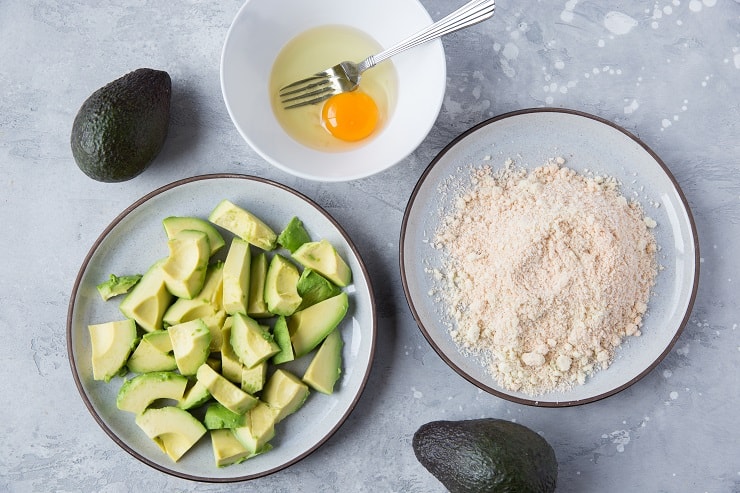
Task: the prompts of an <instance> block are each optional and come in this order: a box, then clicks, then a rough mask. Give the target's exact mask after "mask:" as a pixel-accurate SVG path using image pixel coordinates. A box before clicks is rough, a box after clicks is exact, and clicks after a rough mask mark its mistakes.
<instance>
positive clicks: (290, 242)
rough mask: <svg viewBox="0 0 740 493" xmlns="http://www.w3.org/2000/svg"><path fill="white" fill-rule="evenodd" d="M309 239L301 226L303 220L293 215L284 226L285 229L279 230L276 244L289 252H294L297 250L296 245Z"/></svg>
mask: <svg viewBox="0 0 740 493" xmlns="http://www.w3.org/2000/svg"><path fill="white" fill-rule="evenodd" d="M309 241H311V237H310V236H309V234H308V231H306V228H305V227H304V226H303V222H302V221H301V220H300V219H298V218H297V217H295V216H293V217H292V218H291V220H290V221H288V224H287V226H285V229H284V230H282V231H281V232H280V234H279V235H278V238H277V242H278V244H279V245H280V246H282V247H283V248H285V249H286V250H288V251H289V252H290V253H293V252H295V251H296V250H298V247H300V246H301V245H303V244H304V243H308V242H309Z"/></svg>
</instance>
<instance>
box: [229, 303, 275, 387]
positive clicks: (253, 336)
mask: <svg viewBox="0 0 740 493" xmlns="http://www.w3.org/2000/svg"><path fill="white" fill-rule="evenodd" d="M230 340H231V347H232V348H233V349H234V353H235V354H236V356H237V357H238V358H239V361H241V362H242V364H243V365H244V366H245V367H247V368H253V367H254V366H256V365H258V364H260V363H262V362H263V361H265V360H267V359H268V358H270V357H271V356H273V355H275V354H277V353H278V352H280V347H279V346H278V345H277V343H275V341H274V340H273V337H272V334H270V332H269V330H265V329H264V328H263V327H260V325H259V324H258V323H257V322H256V321H255V320H253V319H251V318H249V317H247V316H246V315H242V314H241V313H237V314H235V315H234V316H233V317H232V323H231V339H230ZM240 380H241V377H240Z"/></svg>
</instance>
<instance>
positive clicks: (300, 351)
mask: <svg viewBox="0 0 740 493" xmlns="http://www.w3.org/2000/svg"><path fill="white" fill-rule="evenodd" d="M348 307H349V298H348V297H347V293H345V292H341V293H339V294H338V295H336V296H334V297H332V298H329V299H327V300H324V301H321V302H319V303H316V304H315V305H312V306H309V307H308V308H306V309H305V310H301V311H299V312H295V313H294V314H293V315H292V316H290V317H288V320H287V322H288V330H289V331H290V341H291V342H292V343H293V352H294V353H295V357H296V358H300V357H301V356H303V355H304V354H307V353H309V352H310V351H312V350H313V349H314V348H315V347H316V346H318V345H319V344H321V341H323V340H324V338H325V337H326V336H327V335H329V333H331V331H332V330H334V329H335V328H336V327H337V326H338V325H339V323H340V322H341V321H342V319H343V318H344V315H345V314H346V313H347V309H348Z"/></svg>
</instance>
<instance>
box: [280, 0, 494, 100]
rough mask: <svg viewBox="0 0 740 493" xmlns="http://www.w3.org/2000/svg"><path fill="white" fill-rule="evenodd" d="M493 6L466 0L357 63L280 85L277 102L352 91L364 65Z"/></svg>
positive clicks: (472, 20)
mask: <svg viewBox="0 0 740 493" xmlns="http://www.w3.org/2000/svg"><path fill="white" fill-rule="evenodd" d="M495 8H496V5H495V1H494V0H473V1H471V2H468V3H466V4H465V5H463V6H462V7H460V8H459V9H457V10H456V11H454V12H452V13H451V14H449V15H448V16H447V17H445V18H443V19H441V20H439V21H437V22H435V23H434V24H432V25H430V26H429V27H427V28H425V29H423V30H421V31H419V32H418V33H416V34H413V35H411V36H409V37H408V38H406V39H404V40H403V41H401V42H399V43H398V44H396V45H394V46H392V47H390V48H388V49H387V50H385V51H382V52H380V53H378V54H377V55H372V56H369V57H367V58H366V59H365V60H363V61H361V62H360V63H354V62H348V61H344V62H341V63H338V64H337V65H334V66H333V67H330V68H328V69H326V70H324V71H322V72H318V73H316V74H314V75H312V76H310V77H306V78H305V79H301V80H298V81H296V82H293V83H292V84H288V85H287V86H284V87H282V88H281V89H280V91H279V96H280V102H281V103H282V104H283V106H284V107H285V109H290V108H298V107H300V106H305V105H308V104H316V103H320V102H322V101H325V100H327V99H329V98H330V97H332V96H333V95H335V94H339V93H342V92H349V91H354V90H355V89H357V86H358V85H359V84H360V76H361V74H362V73H363V72H364V71H366V70H367V69H369V68H372V67H374V66H375V65H377V64H378V63H380V62H382V61H384V60H386V59H388V58H390V57H392V56H393V55H397V54H399V53H401V52H402V51H405V50H407V49H409V48H413V47H415V46H419V45H420V44H423V43H426V42H427V41H431V40H433V39H436V38H439V37H441V36H444V35H445V34H449V33H452V32H455V31H458V30H460V29H463V28H465V27H468V26H472V25H473V24H477V23H479V22H481V21H484V20H486V19H488V18H489V17H491V16H492V15H493V11H494V9H495Z"/></svg>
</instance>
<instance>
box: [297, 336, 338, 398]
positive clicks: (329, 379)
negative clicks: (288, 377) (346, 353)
mask: <svg viewBox="0 0 740 493" xmlns="http://www.w3.org/2000/svg"><path fill="white" fill-rule="evenodd" d="M343 346H344V343H343V342H342V335H341V334H340V332H339V329H334V330H332V331H331V332H330V333H329V335H328V336H326V339H324V342H322V343H321V346H319V350H318V351H316V354H315V355H314V357H313V359H312V360H311V363H309V364H308V368H306V373H304V374H303V381H304V382H306V383H307V384H308V385H309V386H310V387H313V389H314V390H318V391H319V392H322V393H324V394H332V393H333V392H334V384H335V383H337V380H339V377H340V375H341V374H342V347H343Z"/></svg>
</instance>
